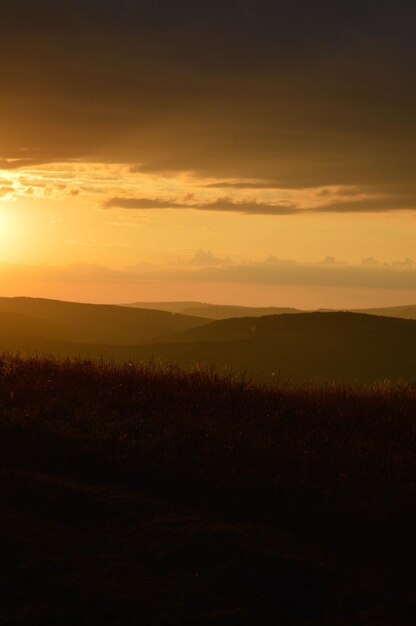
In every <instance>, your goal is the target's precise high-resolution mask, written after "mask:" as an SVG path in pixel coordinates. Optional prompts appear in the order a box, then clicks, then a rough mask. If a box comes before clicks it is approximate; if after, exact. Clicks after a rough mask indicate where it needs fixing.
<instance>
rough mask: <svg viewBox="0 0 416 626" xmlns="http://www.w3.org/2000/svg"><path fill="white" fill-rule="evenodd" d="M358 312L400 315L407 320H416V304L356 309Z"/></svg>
mask: <svg viewBox="0 0 416 626" xmlns="http://www.w3.org/2000/svg"><path fill="white" fill-rule="evenodd" d="M354 312H357V313H368V314H369V315H382V316H384V317H399V318H402V319H407V320H416V304H409V305H406V306H390V307H384V308H383V307H382V308H375V309H354Z"/></svg>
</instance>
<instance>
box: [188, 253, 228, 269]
mask: <svg viewBox="0 0 416 626" xmlns="http://www.w3.org/2000/svg"><path fill="white" fill-rule="evenodd" d="M230 263H231V260H230V258H229V257H228V256H227V257H223V258H221V257H217V256H215V254H213V253H212V252H211V250H197V251H196V252H195V254H194V256H193V257H192V259H190V260H189V261H188V262H187V263H185V265H191V266H192V265H195V266H198V267H204V266H205V267H207V266H211V267H212V266H218V265H229V264H230Z"/></svg>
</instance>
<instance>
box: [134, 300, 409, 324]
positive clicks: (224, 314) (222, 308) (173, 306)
mask: <svg viewBox="0 0 416 626" xmlns="http://www.w3.org/2000/svg"><path fill="white" fill-rule="evenodd" d="M124 306H127V307H132V308H138V309H146V308H149V309H157V310H160V311H170V312H172V313H182V314H183V315H191V316H196V317H204V318H209V319H216V320H220V319H229V318H235V317H263V316H265V315H283V314H288V313H290V314H294V313H306V312H310V311H304V310H301V309H296V308H293V307H249V306H235V305H228V304H209V303H204V302H186V301H185V302H179V301H178V302H133V303H131V304H126V305H124ZM336 310H337V309H319V311H321V312H328V313H329V312H335V311H336ZM342 310H348V311H352V312H354V313H367V314H369V315H380V316H384V317H399V318H403V319H414V320H416V305H415V304H410V305H406V306H394V307H381V308H368V309H342Z"/></svg>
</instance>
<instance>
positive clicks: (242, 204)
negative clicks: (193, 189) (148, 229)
mask: <svg viewBox="0 0 416 626" xmlns="http://www.w3.org/2000/svg"><path fill="white" fill-rule="evenodd" d="M103 207H104V208H106V209H111V208H121V209H143V210H148V209H195V210H198V211H223V212H227V213H245V214H247V215H291V214H293V213H296V209H295V207H294V206H292V205H289V204H283V203H281V204H270V203H267V202H258V201H255V200H252V201H251V200H232V199H231V198H217V199H216V200H213V201H211V202H180V201H178V200H165V199H162V198H122V197H114V198H110V199H109V200H106V201H105V202H104V203H103Z"/></svg>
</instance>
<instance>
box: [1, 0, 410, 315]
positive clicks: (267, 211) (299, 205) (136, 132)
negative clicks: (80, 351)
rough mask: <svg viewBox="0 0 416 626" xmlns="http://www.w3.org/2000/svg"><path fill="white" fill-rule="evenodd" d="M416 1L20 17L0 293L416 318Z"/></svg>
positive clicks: (45, 11)
mask: <svg viewBox="0 0 416 626" xmlns="http://www.w3.org/2000/svg"><path fill="white" fill-rule="evenodd" d="M415 28H416V3H414V2H410V1H409V2H407V1H404V0H395V1H389V0H387V1H382V0H377V1H375V0H360V1H355V0H339V1H335V2H334V1H333V0H332V1H322V2H320V1H316V2H311V1H310V0H307V1H306V0H304V1H300V0H299V1H296V0H292V1H291V2H286V1H282V2H280V1H278V0H275V1H273V2H272V1H270V2H269V1H267V0H222V1H221V2H219V1H216V0H214V1H210V2H208V1H204V0H201V1H196V0H193V1H192V2H191V1H183V0H177V1H173V0H170V1H168V0H164V1H162V0H152V1H140V0H136V1H133V0H117V1H115V0H114V1H109V0H100V1H99V2H98V1H96V0H88V2H87V1H86V0H83V1H81V0H72V1H70V2H69V1H68V0H59V2H58V1H57V0H53V1H52V0H43V1H42V2H40V3H39V2H38V3H35V2H28V1H24V0H13V2H10V3H8V4H7V7H6V8H4V7H2V13H1V21H0V295H1V296H15V295H29V296H42V297H52V298H61V299H67V300H79V301H90V302H119V303H121V302H132V301H137V300H142V301H145V300H203V301H208V302H223V303H230V304H231V303H236V304H251V305H276V306H297V307H302V308H313V307H341V308H346V307H360V306H362V307H364V306H381V305H396V304H397V305H399V304H411V303H416V178H415V169H416V168H415V165H416V163H415V161H416V158H415V153H416V151H415V148H416V141H415V140H416V115H415V111H416V88H415V87H416V81H415V67H416V43H415V41H416V40H415Z"/></svg>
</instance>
